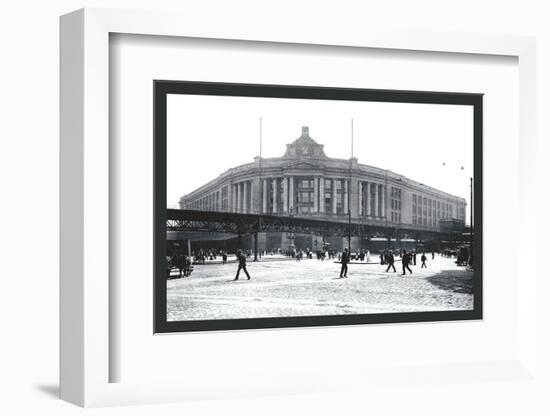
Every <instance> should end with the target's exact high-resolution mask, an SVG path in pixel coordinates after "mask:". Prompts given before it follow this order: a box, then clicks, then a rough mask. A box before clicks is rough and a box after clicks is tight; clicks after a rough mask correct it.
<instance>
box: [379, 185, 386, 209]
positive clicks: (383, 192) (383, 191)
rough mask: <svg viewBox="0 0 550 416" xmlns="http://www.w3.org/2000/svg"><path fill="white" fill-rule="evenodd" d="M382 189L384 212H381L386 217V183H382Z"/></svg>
mask: <svg viewBox="0 0 550 416" xmlns="http://www.w3.org/2000/svg"><path fill="white" fill-rule="evenodd" d="M380 189H381V190H382V200H381V205H382V213H381V216H382V217H386V187H385V186H384V185H380Z"/></svg>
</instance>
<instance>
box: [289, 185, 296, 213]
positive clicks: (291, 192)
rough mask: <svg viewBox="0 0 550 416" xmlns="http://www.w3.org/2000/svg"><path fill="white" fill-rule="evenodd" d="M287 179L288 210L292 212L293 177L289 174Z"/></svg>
mask: <svg viewBox="0 0 550 416" xmlns="http://www.w3.org/2000/svg"><path fill="white" fill-rule="evenodd" d="M288 180H289V184H288V189H289V191H288V212H292V213H293V214H294V213H295V212H294V177H293V176H291V177H289V178H288Z"/></svg>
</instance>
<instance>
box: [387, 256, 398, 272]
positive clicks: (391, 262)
mask: <svg viewBox="0 0 550 416" xmlns="http://www.w3.org/2000/svg"><path fill="white" fill-rule="evenodd" d="M386 261H387V262H388V268H387V269H386V273H387V272H389V271H390V268H391V269H393V271H394V273H395V272H397V270H395V265H394V264H393V263H394V262H395V258H394V257H393V253H392V252H389V253H388V254H387V255H386Z"/></svg>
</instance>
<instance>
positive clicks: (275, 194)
mask: <svg viewBox="0 0 550 416" xmlns="http://www.w3.org/2000/svg"><path fill="white" fill-rule="evenodd" d="M272 185H273V213H274V214H276V213H277V178H273V182H272Z"/></svg>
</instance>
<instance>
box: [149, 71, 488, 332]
mask: <svg viewBox="0 0 550 416" xmlns="http://www.w3.org/2000/svg"><path fill="white" fill-rule="evenodd" d="M168 94H188V95H217V96H235V97H263V98H300V99H315V100H346V101H376V102H395V103H418V104H452V105H467V106H472V109H473V117H474V131H473V140H474V179H473V181H474V201H475V202H476V203H475V205H474V214H473V216H474V224H476V228H475V233H474V262H475V271H474V277H473V295H474V309H473V310H467V311H440V312H439V311H435V312H397V313H375V314H355V315H322V316H296V317H277V318H250V319H217V320H195V321H170V322H169V321H167V310H166V306H167V299H166V295H167V289H166V270H165V267H166V266H165V262H166V219H167V218H166V154H167V153H166V152H167V149H166V147H167V144H166V142H167V137H166V123H167V119H166V106H167V104H166V102H167V95H168ZM153 97H154V98H153V112H154V244H155V247H154V260H155V277H154V291H153V296H154V315H155V316H154V329H153V331H154V333H166V332H188V331H214V330H231V329H233V330H234V329H259V328H289V327H315V326H333V325H357V324H374V323H378V324H380V323H401V322H434V321H457V320H473V319H482V317H483V315H482V260H483V258H482V229H483V226H482V202H483V199H482V195H483V190H482V160H483V159H482V150H483V146H482V134H483V128H482V102H483V94H472V93H449V92H426V91H399V90H375V89H356V88H332V87H313V86H312V87H309V86H293V85H263V84H234V83H218V82H194V81H168V80H155V81H153Z"/></svg>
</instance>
